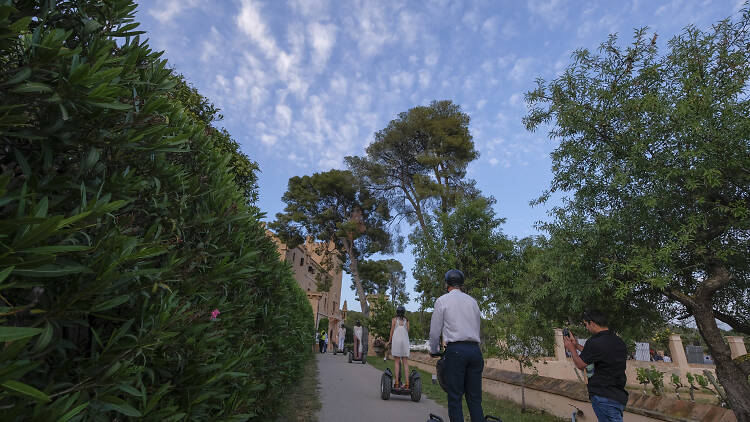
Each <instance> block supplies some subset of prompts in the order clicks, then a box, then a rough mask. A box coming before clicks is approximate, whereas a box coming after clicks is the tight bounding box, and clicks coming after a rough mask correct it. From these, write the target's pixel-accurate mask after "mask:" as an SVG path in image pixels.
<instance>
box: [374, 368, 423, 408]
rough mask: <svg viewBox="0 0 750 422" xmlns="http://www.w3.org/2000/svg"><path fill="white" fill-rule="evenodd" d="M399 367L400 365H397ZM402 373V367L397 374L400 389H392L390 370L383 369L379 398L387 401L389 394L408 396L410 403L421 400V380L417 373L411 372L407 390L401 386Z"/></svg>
mask: <svg viewBox="0 0 750 422" xmlns="http://www.w3.org/2000/svg"><path fill="white" fill-rule="evenodd" d="M399 365H401V363H399ZM403 372H404V368H403V366H402V367H401V370H400V371H399V373H398V384H399V385H400V387H398V388H395V387H393V373H392V372H391V368H385V371H383V375H381V376H380V398H381V399H383V400H388V399H389V398H391V394H396V395H399V396H410V397H411V401H414V402H417V401H419V400H421V399H422V378H421V377H420V376H419V372H417V370H416V369H412V370H411V374H409V388H406V387H404V386H403V384H401V374H402V373H403Z"/></svg>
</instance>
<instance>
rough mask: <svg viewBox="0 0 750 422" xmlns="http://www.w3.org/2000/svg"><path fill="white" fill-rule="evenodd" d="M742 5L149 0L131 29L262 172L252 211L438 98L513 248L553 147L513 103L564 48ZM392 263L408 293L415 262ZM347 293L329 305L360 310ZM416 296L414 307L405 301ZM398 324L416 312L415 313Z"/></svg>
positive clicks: (734, 0) (674, 27)
mask: <svg viewBox="0 0 750 422" xmlns="http://www.w3.org/2000/svg"><path fill="white" fill-rule="evenodd" d="M743 3H744V0H701V1H689V0H668V1H658V0H609V1H603V0H602V1H593V0H589V1H583V0H570V1H564V0H528V1H521V0H510V1H500V0H498V1H489V0H487V1H481V0H478V1H463V2H461V1H449V0H422V1H380V0H371V1H362V0H338V1H335V0H289V1H282V0H273V1H265V0H150V1H143V2H141V3H140V6H139V8H138V14H137V18H138V20H139V21H140V22H141V25H142V26H141V29H143V30H146V31H147V32H148V34H147V36H148V37H149V38H150V44H151V46H152V47H153V48H155V49H157V50H164V51H165V52H166V53H165V56H166V57H167V59H168V60H169V62H170V64H171V66H172V67H174V68H175V69H176V70H177V71H178V72H179V73H182V74H183V75H185V77H186V78H187V80H188V81H190V83H192V84H193V85H194V86H196V87H197V88H198V90H199V91H200V92H201V93H202V94H203V95H205V96H206V97H208V98H209V99H210V100H211V101H212V102H213V103H214V104H215V105H217V106H218V107H220V108H221V109H222V110H223V114H224V116H225V119H224V121H222V122H220V123H219V125H222V126H224V127H226V128H227V130H229V132H230V133H231V134H232V135H233V137H234V138H235V139H236V140H237V141H238V142H239V143H240V145H241V146H242V150H243V151H244V152H245V153H246V154H247V155H248V156H250V158H251V159H253V160H255V161H257V162H258V163H259V164H260V168H261V171H262V173H261V174H260V201H259V206H260V208H261V209H262V210H263V211H265V212H266V213H267V215H268V217H269V218H270V219H273V216H274V215H275V214H276V213H277V212H279V211H281V210H282V208H283V203H282V202H281V196H282V194H283V193H284V192H285V190H286V184H287V181H288V179H289V178H290V177H292V176H295V175H304V174H311V173H313V172H317V171H326V170H329V169H331V168H343V158H344V157H345V156H347V155H360V154H363V153H364V148H365V146H366V145H367V144H368V143H369V142H370V141H371V140H372V135H373V133H374V132H375V131H376V130H379V129H382V128H383V127H385V126H386V124H387V123H388V122H389V121H390V120H392V119H393V118H394V117H395V116H396V115H397V114H398V113H399V112H402V111H406V110H408V109H409V108H411V107H414V106H416V105H426V104H428V103H429V102H430V101H432V100H435V99H438V100H439V99H451V100H453V101H454V102H455V103H457V104H460V105H461V106H462V107H463V110H464V111H465V112H467V113H468V114H469V115H470V116H471V125H470V129H471V132H472V135H473V136H474V142H475V143H476V148H477V149H478V151H479V152H480V154H481V156H480V158H479V159H478V160H477V161H475V162H474V163H472V164H471V165H470V167H469V177H471V178H473V179H475V180H477V182H478V186H479V188H480V189H481V190H482V192H483V193H484V194H485V195H492V196H494V197H495V198H496V199H497V204H496V211H497V213H498V215H499V216H502V217H505V218H507V222H506V224H505V225H504V226H503V230H504V232H505V233H506V234H508V235H510V236H517V237H523V236H528V235H531V234H537V233H538V231H537V230H536V229H535V228H534V224H535V222H537V221H540V220H544V219H546V218H547V214H546V211H547V209H546V208H545V207H534V208H532V207H530V206H529V201H530V200H532V199H534V198H536V197H537V196H538V195H539V194H540V193H541V192H542V190H543V189H545V188H546V187H547V186H548V185H549V181H550V178H551V172H550V165H551V161H550V157H549V153H550V152H551V151H552V150H553V148H554V146H555V143H554V142H553V141H551V140H549V138H548V137H547V134H546V133H545V132H543V131H541V132H536V133H529V132H527V131H526V130H525V129H524V127H523V125H522V123H521V118H522V117H523V116H524V114H525V112H526V107H525V105H524V103H523V94H524V93H525V92H526V91H528V90H529V89H531V88H532V87H533V86H534V80H535V78H537V77H542V78H545V79H547V80H549V79H551V78H554V77H555V76H556V75H557V74H559V73H560V72H561V71H562V69H564V67H565V66H566V65H567V64H568V63H570V56H571V53H572V52H573V51H574V50H575V49H577V48H588V49H591V50H595V49H596V48H597V47H598V45H599V44H600V43H601V42H602V41H604V40H605V39H606V38H607V36H608V34H610V33H618V34H619V35H620V40H621V42H622V43H626V42H628V41H630V40H631V37H632V33H633V29H634V28H636V27H642V26H648V27H649V28H650V30H651V31H652V32H656V33H658V34H659V36H660V37H659V42H660V44H661V45H662V46H663V45H664V43H665V42H666V41H667V40H668V39H669V38H671V37H672V36H673V35H674V34H676V33H679V32H680V30H681V29H682V28H683V27H685V26H686V25H688V24H695V25H696V26H698V27H701V28H707V27H708V26H710V25H711V24H712V23H714V22H716V21H718V20H720V19H723V18H726V17H728V16H730V15H732V14H733V13H736V12H737V11H738V10H739V9H740V8H741V6H742V4H743ZM396 258H397V259H399V260H401V262H402V263H403V264H404V266H405V268H406V270H407V274H408V280H407V284H408V287H409V288H410V289H411V288H412V287H413V284H414V281H413V278H412V277H411V274H410V268H411V266H412V265H413V258H412V257H411V256H410V254H409V253H408V251H407V253H404V254H399V255H397V256H396ZM349 283H350V282H349V280H348V279H346V278H345V280H344V284H345V285H344V286H343V288H342V292H343V294H342V301H343V300H347V301H348V304H349V308H350V309H358V303H357V302H356V301H355V300H354V294H353V292H352V291H351V290H350V289H349V286H348V285H349ZM411 296H412V297H414V296H415V293H414V292H412V293H411ZM407 308H409V309H416V304H415V303H414V302H412V304H410V305H409V306H407Z"/></svg>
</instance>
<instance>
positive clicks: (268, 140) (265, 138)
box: [260, 134, 278, 146]
mask: <svg viewBox="0 0 750 422" xmlns="http://www.w3.org/2000/svg"><path fill="white" fill-rule="evenodd" d="M277 139H278V138H276V137H275V136H273V135H268V134H264V135H260V141H261V142H263V143H264V144H266V145H268V146H273V145H274V144H275V143H276V141H277Z"/></svg>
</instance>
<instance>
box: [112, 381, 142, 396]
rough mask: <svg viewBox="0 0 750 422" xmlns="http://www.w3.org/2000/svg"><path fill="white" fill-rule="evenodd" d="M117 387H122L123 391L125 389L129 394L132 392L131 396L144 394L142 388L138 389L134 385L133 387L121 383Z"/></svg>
mask: <svg viewBox="0 0 750 422" xmlns="http://www.w3.org/2000/svg"><path fill="white" fill-rule="evenodd" d="M117 388H118V389H120V390H122V391H124V392H126V393H128V394H130V395H131V396H135V397H141V396H143V393H142V392H141V391H140V390H138V389H136V388H133V387H131V386H129V385H125V384H120V385H118V386H117Z"/></svg>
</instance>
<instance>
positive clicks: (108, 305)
mask: <svg viewBox="0 0 750 422" xmlns="http://www.w3.org/2000/svg"><path fill="white" fill-rule="evenodd" d="M128 299H130V295H121V296H117V297H115V298H112V299H110V300H105V301H104V302H101V303H97V304H96V305H94V306H93V307H92V308H91V310H90V312H101V311H106V310H107V309H112V308H114V307H116V306H120V305H122V304H123V303H125V302H127V301H128Z"/></svg>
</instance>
